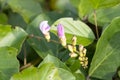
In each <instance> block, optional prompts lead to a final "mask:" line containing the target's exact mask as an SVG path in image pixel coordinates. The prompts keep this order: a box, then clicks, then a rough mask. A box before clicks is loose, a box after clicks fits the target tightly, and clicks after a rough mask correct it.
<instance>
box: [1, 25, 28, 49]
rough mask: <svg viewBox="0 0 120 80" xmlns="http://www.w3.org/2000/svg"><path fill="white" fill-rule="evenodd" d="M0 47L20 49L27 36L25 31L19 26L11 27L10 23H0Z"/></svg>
mask: <svg viewBox="0 0 120 80" xmlns="http://www.w3.org/2000/svg"><path fill="white" fill-rule="evenodd" d="M0 33H1V34H0V47H3V46H10V47H15V48H17V49H18V51H20V49H21V47H22V43H23V42H24V40H25V38H26V37H27V33H26V32H25V31H24V30H23V29H21V28H19V27H15V29H14V28H12V27H11V26H10V25H0Z"/></svg>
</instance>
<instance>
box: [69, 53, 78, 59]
mask: <svg viewBox="0 0 120 80" xmlns="http://www.w3.org/2000/svg"><path fill="white" fill-rule="evenodd" d="M69 55H70V57H71V58H75V57H77V56H78V55H77V54H76V53H70V54H69Z"/></svg>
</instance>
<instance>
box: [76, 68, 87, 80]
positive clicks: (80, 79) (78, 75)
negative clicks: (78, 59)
mask: <svg viewBox="0 0 120 80" xmlns="http://www.w3.org/2000/svg"><path fill="white" fill-rule="evenodd" d="M74 75H75V77H76V80H86V79H85V76H84V74H83V73H82V72H81V71H80V70H77V71H76V72H75V73H74Z"/></svg>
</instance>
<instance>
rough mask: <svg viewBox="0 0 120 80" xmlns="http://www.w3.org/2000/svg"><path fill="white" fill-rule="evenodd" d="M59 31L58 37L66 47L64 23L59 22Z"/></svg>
mask: <svg viewBox="0 0 120 80" xmlns="http://www.w3.org/2000/svg"><path fill="white" fill-rule="evenodd" d="M57 32H58V37H59V39H60V42H61V44H62V46H64V47H65V46H66V37H65V33H64V27H63V25H62V24H58V26H57Z"/></svg>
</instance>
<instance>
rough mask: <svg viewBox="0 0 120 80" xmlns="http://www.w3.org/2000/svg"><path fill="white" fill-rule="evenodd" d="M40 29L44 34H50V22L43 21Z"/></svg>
mask: <svg viewBox="0 0 120 80" xmlns="http://www.w3.org/2000/svg"><path fill="white" fill-rule="evenodd" d="M39 28H40V30H41V32H42V33H43V34H46V33H48V31H50V26H49V25H48V21H42V22H41V23H40V26H39Z"/></svg>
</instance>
